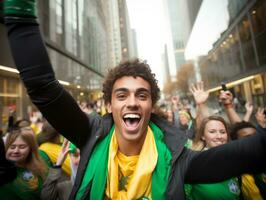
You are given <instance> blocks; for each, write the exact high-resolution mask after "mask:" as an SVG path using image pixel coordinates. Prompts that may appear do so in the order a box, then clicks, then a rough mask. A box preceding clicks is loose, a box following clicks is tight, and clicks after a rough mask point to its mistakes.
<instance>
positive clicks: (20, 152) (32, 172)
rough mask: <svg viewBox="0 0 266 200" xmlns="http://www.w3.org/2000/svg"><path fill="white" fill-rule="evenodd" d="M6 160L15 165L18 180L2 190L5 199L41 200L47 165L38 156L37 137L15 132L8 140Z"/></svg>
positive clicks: (25, 132) (24, 132) (26, 132)
mask: <svg viewBox="0 0 266 200" xmlns="http://www.w3.org/2000/svg"><path fill="white" fill-rule="evenodd" d="M6 158H7V160H10V161H12V162H14V163H15V165H16V167H17V173H18V175H17V178H16V179H15V180H14V181H13V182H10V183H8V184H6V185H4V186H3V187H1V188H0V194H1V197H3V199H20V200H24V199H25V200H26V199H30V200H31V199H40V192H41V187H42V184H43V181H44V179H45V177H46V174H47V170H48V169H47V165H46V164H45V163H44V162H43V161H42V159H41V158H40V157H39V154H38V146H37V141H36V138H35V135H34V134H32V133H30V132H28V131H23V130H13V132H11V133H10V134H9V135H8V137H7V139H6Z"/></svg>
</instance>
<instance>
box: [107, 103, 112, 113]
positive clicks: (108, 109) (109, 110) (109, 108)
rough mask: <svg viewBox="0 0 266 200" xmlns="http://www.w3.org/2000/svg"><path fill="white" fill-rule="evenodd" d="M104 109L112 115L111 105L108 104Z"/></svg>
mask: <svg viewBox="0 0 266 200" xmlns="http://www.w3.org/2000/svg"><path fill="white" fill-rule="evenodd" d="M106 108H107V112H108V113H112V108H111V103H108V104H107V105H106Z"/></svg>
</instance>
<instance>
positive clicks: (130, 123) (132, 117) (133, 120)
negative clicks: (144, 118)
mask: <svg viewBox="0 0 266 200" xmlns="http://www.w3.org/2000/svg"><path fill="white" fill-rule="evenodd" d="M140 119H141V117H140V115H139V114H125V115H124V116H123V120H124V122H125V125H126V127H127V128H129V129H135V128H136V127H137V126H138V124H139V122H140Z"/></svg>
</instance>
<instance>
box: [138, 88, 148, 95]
mask: <svg viewBox="0 0 266 200" xmlns="http://www.w3.org/2000/svg"><path fill="white" fill-rule="evenodd" d="M137 92H147V93H149V94H150V93H151V91H150V90H148V89H147V88H138V89H137Z"/></svg>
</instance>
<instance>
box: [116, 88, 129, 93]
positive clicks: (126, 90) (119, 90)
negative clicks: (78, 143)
mask: <svg viewBox="0 0 266 200" xmlns="http://www.w3.org/2000/svg"><path fill="white" fill-rule="evenodd" d="M128 91H129V90H128V89H127V88H117V89H115V90H114V93H116V92H128Z"/></svg>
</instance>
